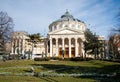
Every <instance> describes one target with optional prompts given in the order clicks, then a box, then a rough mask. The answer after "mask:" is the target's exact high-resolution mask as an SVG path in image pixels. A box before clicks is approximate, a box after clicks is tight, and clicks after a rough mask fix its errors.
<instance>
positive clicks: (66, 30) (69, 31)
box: [49, 28, 82, 34]
mask: <svg viewBox="0 0 120 82" xmlns="http://www.w3.org/2000/svg"><path fill="white" fill-rule="evenodd" d="M81 33H82V32H81V31H79V30H76V29H71V28H64V29H59V30H56V31H53V32H50V33H49V34H81Z"/></svg>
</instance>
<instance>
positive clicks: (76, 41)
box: [75, 38, 78, 57]
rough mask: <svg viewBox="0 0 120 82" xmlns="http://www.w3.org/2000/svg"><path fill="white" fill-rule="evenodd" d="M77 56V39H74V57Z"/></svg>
mask: <svg viewBox="0 0 120 82" xmlns="http://www.w3.org/2000/svg"><path fill="white" fill-rule="evenodd" d="M76 56H78V44H77V38H75V57H76Z"/></svg>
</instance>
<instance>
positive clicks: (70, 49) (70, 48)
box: [69, 38, 71, 58]
mask: <svg viewBox="0 0 120 82" xmlns="http://www.w3.org/2000/svg"><path fill="white" fill-rule="evenodd" d="M69 58H71V38H69Z"/></svg>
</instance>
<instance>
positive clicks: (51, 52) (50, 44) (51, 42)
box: [50, 38, 52, 57]
mask: <svg viewBox="0 0 120 82" xmlns="http://www.w3.org/2000/svg"><path fill="white" fill-rule="evenodd" d="M50 57H52V38H50Z"/></svg>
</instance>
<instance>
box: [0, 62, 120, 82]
mask: <svg viewBox="0 0 120 82" xmlns="http://www.w3.org/2000/svg"><path fill="white" fill-rule="evenodd" d="M30 67H34V69H35V70H34V71H35V72H36V73H40V72H47V71H51V70H52V72H50V73H51V74H52V73H57V74H61V73H62V74H78V73H97V74H113V73H117V74H118V76H116V77H112V78H107V77H106V78H99V77H49V76H46V77H35V76H14V75H12V76H3V75H0V82H47V81H48V82H95V81H98V80H99V81H100V82H101V81H102V82H113V80H114V82H119V81H120V79H119V78H120V76H119V75H120V63H116V62H108V61H100V60H91V61H78V62H73V61H33V60H10V61H6V62H3V61H0V73H2V72H12V73H30V72H31V71H30V70H31V68H30Z"/></svg>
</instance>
